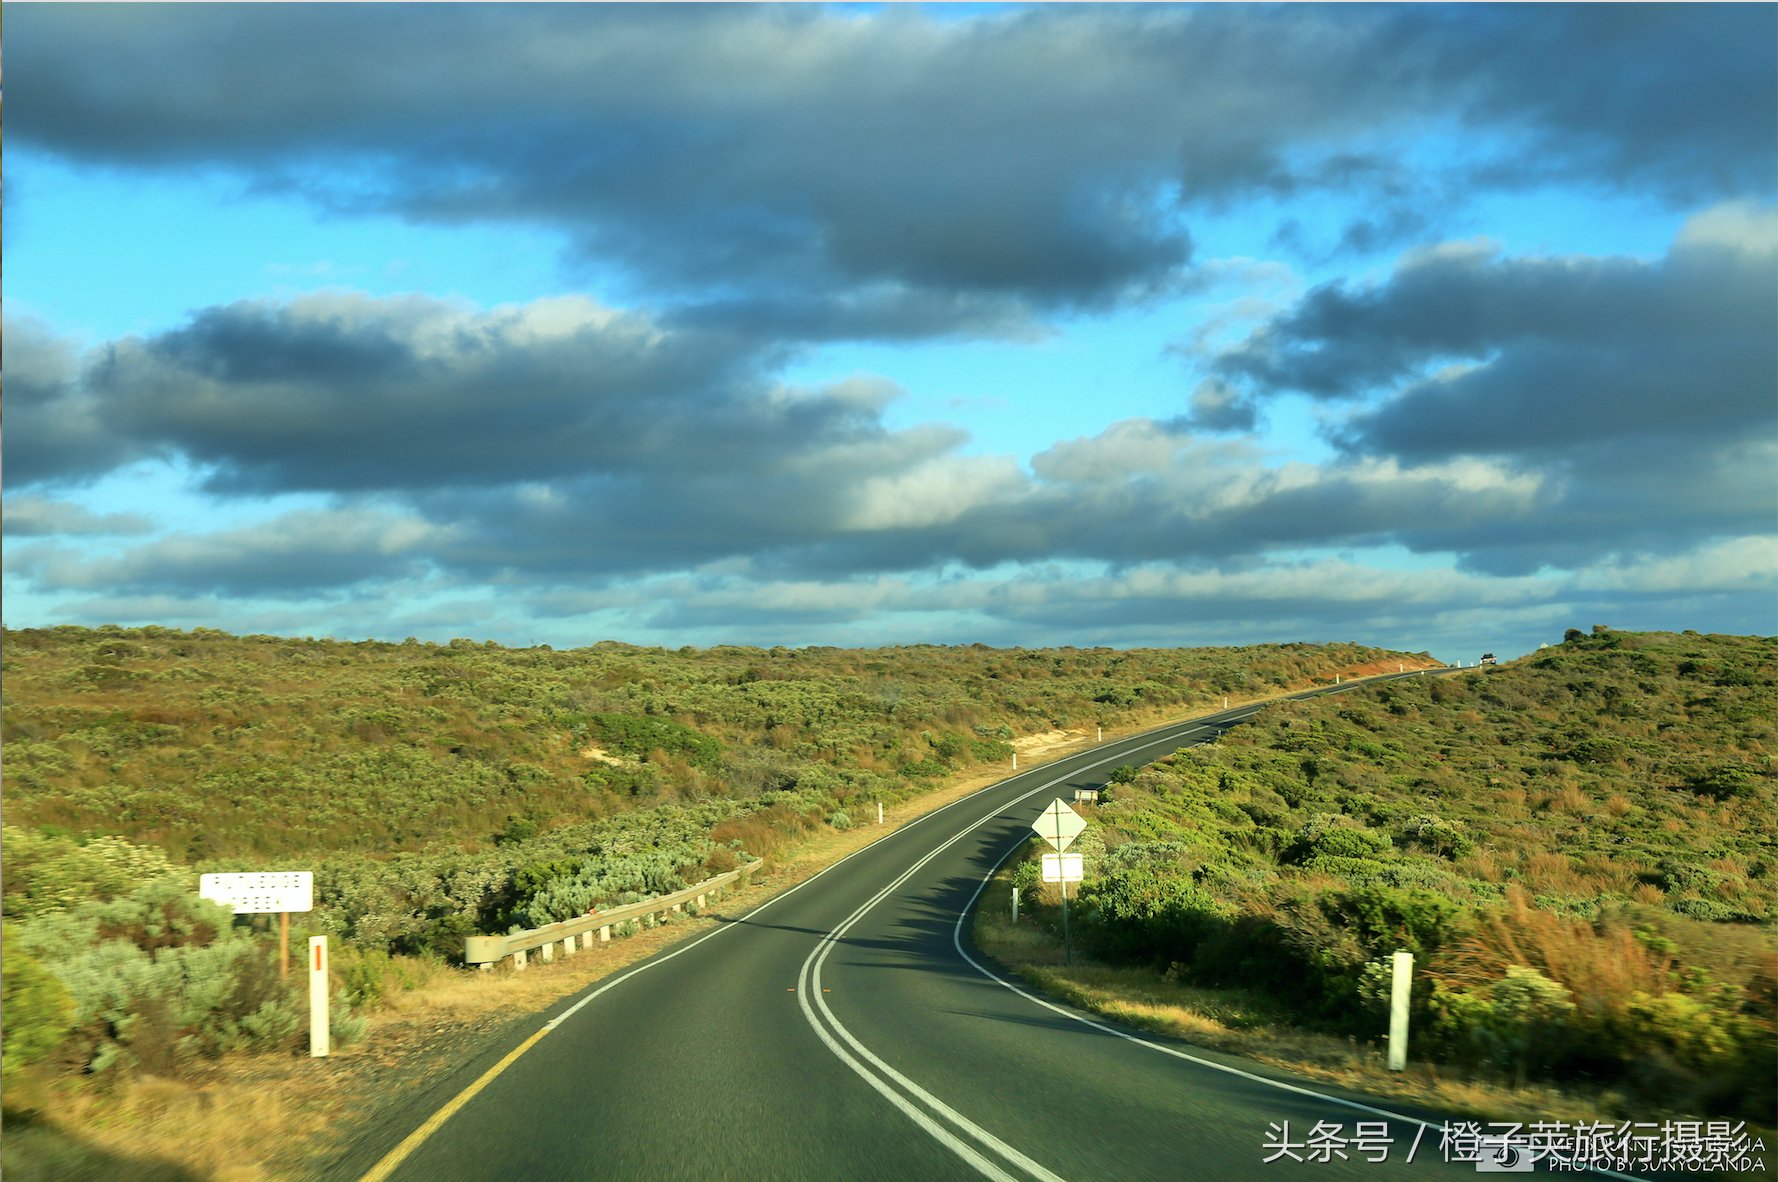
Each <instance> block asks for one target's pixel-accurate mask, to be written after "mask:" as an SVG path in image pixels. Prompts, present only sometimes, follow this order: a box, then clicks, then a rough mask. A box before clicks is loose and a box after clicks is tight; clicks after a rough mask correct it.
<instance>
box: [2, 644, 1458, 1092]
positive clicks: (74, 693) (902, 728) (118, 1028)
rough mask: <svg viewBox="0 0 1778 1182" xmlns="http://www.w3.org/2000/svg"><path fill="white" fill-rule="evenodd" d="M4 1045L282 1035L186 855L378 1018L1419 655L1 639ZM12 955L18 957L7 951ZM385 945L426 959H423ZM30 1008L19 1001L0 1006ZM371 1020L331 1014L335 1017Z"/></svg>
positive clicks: (261, 953)
mask: <svg viewBox="0 0 1778 1182" xmlns="http://www.w3.org/2000/svg"><path fill="white" fill-rule="evenodd" d="M4 641H5V667H4V668H5V682H4V684H5V719H4V725H5V733H6V740H7V746H6V757H7V773H8V775H7V785H6V792H7V798H6V820H7V824H6V827H5V831H4V843H5V858H4V875H5V878H4V890H5V910H6V913H7V915H8V917H9V919H10V920H12V921H15V922H11V923H9V924H8V926H7V929H6V933H5V943H6V954H7V956H8V957H9V960H8V964H9V966H11V965H12V964H13V963H14V962H13V961H12V960H11V959H10V958H11V957H13V956H14V955H17V957H18V961H17V963H18V964H19V965H25V966H29V965H30V964H31V963H32V961H33V960H34V961H35V963H36V964H37V965H38V966H39V967H40V968H41V969H42V970H43V972H42V973H41V974H36V973H34V972H33V971H32V969H31V968H29V967H26V968H24V969H23V970H22V974H23V975H21V976H20V977H19V978H18V980H17V981H16V982H15V981H14V980H13V978H12V974H11V972H10V967H9V973H8V994H7V997H6V1001H7V1004H8V1009H7V1028H8V1043H7V1060H8V1062H9V1063H11V1062H12V1061H13V1060H14V1059H15V1058H16V1059H17V1060H18V1061H19V1062H21V1063H22V1062H25V1061H27V1060H30V1059H32V1058H37V1059H40V1060H42V1059H47V1060H50V1061H53V1062H58V1063H61V1064H64V1065H66V1066H69V1067H78V1068H81V1069H84V1070H87V1071H90V1072H93V1073H95V1074H99V1075H106V1074H111V1073H112V1072H114V1070H115V1069H116V1068H119V1067H127V1066H129V1065H131V1064H141V1065H146V1066H150V1067H152V1068H153V1069H154V1070H156V1071H160V1072H165V1071H174V1070H177V1069H178V1068H179V1067H180V1065H181V1064H183V1063H186V1062H189V1061H191V1060H192V1059H194V1058H201V1057H203V1056H206V1055H216V1054H221V1053H224V1052H226V1051H228V1050H230V1049H231V1048H235V1047H241V1046H261V1047H265V1046H279V1045H284V1044H286V1043H289V1042H291V1040H293V1039H297V1038H300V1037H301V1035H300V1033H299V1032H298V1031H297V1028H296V1023H295V1019H294V1017H293V1015H295V1014H297V1013H299V1012H300V1004H301V1003H300V1001H298V1000H296V999H294V998H293V995H292V993H291V991H290V990H289V989H288V988H287V987H286V986H284V985H283V984H281V983H280V982H279V981H278V979H277V973H276V966H275V964H272V963H271V956H272V954H271V953H269V952H268V939H267V936H266V934H265V932H264V931H263V929H257V930H256V929H255V928H254V926H253V925H252V924H251V923H250V921H248V920H247V919H245V918H241V919H236V918H233V917H230V916H228V915H226V914H222V913H220V912H219V911H218V910H217V909H216V908H214V907H213V906H211V905H210V904H207V903H204V902H203V901H201V900H199V899H197V898H196V891H195V888H196V884H197V876H198V874H199V873H200V872H207V871H226V870H276V869H309V870H313V871H314V872H315V888H316V910H315V911H314V912H312V913H310V914H307V915H303V916H295V917H293V921H292V929H293V930H292V935H293V938H294V939H296V940H300V939H301V938H302V937H303V936H305V935H308V934H327V935H329V936H331V937H333V938H334V939H335V941H336V942H337V943H336V952H335V956H334V964H335V972H336V974H337V975H339V976H340V977H341V979H342V982H341V983H342V986H343V988H342V991H341V992H342V996H344V997H345V998H346V999H347V1000H348V1001H349V1002H351V1003H353V1004H361V1005H371V1004H375V1003H376V1002H377V1001H378V1000H379V999H380V998H381V997H383V996H384V995H385V994H386V993H387V992H388V991H389V990H391V989H400V988H403V987H406V986H407V985H409V984H411V983H412V982H414V981H419V980H424V979H425V978H426V977H427V975H428V973H430V972H435V971H436V968H428V967H426V964H427V963H430V964H431V965H433V966H436V965H437V964H438V963H439V962H442V961H445V960H448V959H449V958H451V957H454V956H458V955H460V954H461V951H462V946H463V938H464V937H465V936H466V935H470V934H474V933H476V932H501V931H507V930H510V929H512V928H515V927H534V926H538V925H539V924H542V923H547V922H550V921H553V920H558V919H563V918H567V917H568V916H571V915H575V914H579V913H583V912H585V911H586V910H587V909H588V908H589V907H594V906H602V905H606V904H614V903H622V902H627V901H629V900H632V899H635V898H639V897H643V896H646V895H653V894H659V893H663V892H666V891H670V890H673V889H675V888H677V887H679V886H681V885H683V884H685V883H687V882H691V881H696V880H699V879H702V878H704V877H707V876H709V875H712V874H716V873H721V872H722V871H725V870H729V869H732V868H734V867H735V866H736V865H738V864H739V863H740V862H742V861H744V860H746V859H747V858H751V857H771V856H772V855H773V854H774V853H775V852H776V851H778V850H779V849H780V848H781V847H783V846H784V845H785V844H786V843H789V842H793V841H795V840H797V839H798V838H800V837H802V836H805V835H807V834H810V833H813V832H816V831H820V830H822V829H824V828H831V829H844V828H847V827H849V826H851V825H852V823H853V817H854V816H859V815H863V813H862V812H861V811H860V810H868V811H874V808H873V805H874V803H875V802H876V801H879V800H880V801H884V802H890V803H892V802H894V801H897V800H899V799H902V798H905V797H908V796H911V795H913V794H915V793H918V792H922V791H926V790H928V789H929V788H930V787H932V786H933V785H932V781H934V780H935V779H937V778H939V777H943V776H947V775H949V774H951V773H954V772H958V771H961V770H964V769H967V768H969V767H971V766H972V765H975V764H979V763H982V762H994V763H999V762H1001V761H1005V760H1008V759H1009V758H1010V756H1011V754H1012V751H1013V748H1012V746H1011V745H1010V744H1011V741H1013V740H1015V739H1016V738H1018V737H1019V736H1021V735H1025V734H1031V733H1035V732H1045V731H1049V730H1052V729H1055V728H1063V727H1070V726H1077V727H1082V728H1086V727H1090V726H1093V725H1098V724H1103V725H1106V726H1118V725H1129V724H1133V723H1139V722H1146V721H1151V720H1159V719H1161V718H1163V717H1170V716H1181V715H1184V714H1187V713H1190V712H1192V711H1194V710H1198V709H1206V710H1207V709H1209V708H1211V707H1212V706H1213V705H1218V704H1220V702H1221V699H1222V696H1223V695H1224V694H1231V695H1235V696H1238V697H1255V696H1261V695H1264V694H1268V693H1274V692H1278V691H1280V690H1283V689H1287V688H1300V687H1304V686H1308V685H1311V684H1315V683H1317V682H1323V683H1324V682H1328V681H1331V680H1332V679H1333V677H1334V675H1335V674H1336V673H1344V674H1346V675H1348V676H1350V675H1352V674H1353V673H1355V672H1359V671H1361V670H1362V669H1364V668H1365V667H1366V666H1371V667H1388V668H1393V667H1395V664H1396V662H1397V661H1400V660H1404V659H1405V660H1407V661H1410V662H1412V663H1415V664H1421V665H1424V664H1430V663H1432V662H1431V661H1430V660H1429V659H1428V658H1425V657H1424V656H1420V657H1404V656H1403V654H1397V653H1388V652H1383V651H1381V650H1376V649H1369V648H1364V647H1361V646H1357V645H1345V644H1341V645H1317V646H1312V645H1301V644H1297V645H1281V646H1255V647H1247V648H1229V649H1201V650H1182V651H1158V650H1157V651H1138V652H1117V651H1113V650H1110V649H1092V650H1079V649H1061V650H1046V651H1027V650H1010V651H1009V650H994V649H988V648H983V647H980V646H974V647H968V648H937V647H931V646H919V647H911V648H895V649H883V650H872V651H846V650H838V649H797V650H791V649H782V648H779V649H771V650H762V649H750V648H726V647H725V648H715V649H709V650H690V649H685V650H680V651H678V652H667V651H664V650H660V649H642V648H635V647H631V646H628V645H622V644H610V643H607V644H599V645H595V646H593V647H592V648H589V649H583V650H577V651H573V652H555V651H552V650H550V649H548V648H532V649H522V650H512V649H505V648H501V647H500V646H498V645H493V644H478V643H474V642H471V641H467V640H456V641H452V642H451V643H450V644H448V645H432V644H421V643H419V642H416V641H409V642H406V643H402V644H386V643H378V642H362V643H355V644H354V643H344V642H338V641H328V640H312V639H305V640H295V639H285V638H279V637H271V636H248V637H235V636H229V635H226V634H223V633H220V632H215V631H210V630H198V631H194V632H180V631H174V630H170V629H164V628H140V629H121V628H101V629H97V630H88V629H81V628H72V627H65V628H51V629H36V630H23V631H18V630H8V631H6V632H5V634H4ZM27 958H30V959H27ZM404 958H423V959H422V960H411V959H404ZM14 1006H16V1007H18V1008H17V1009H14V1008H13V1007H14ZM359 1025H360V1023H359V1021H358V1020H357V1019H355V1018H354V1017H353V1016H352V1015H351V1014H350V1013H348V1012H344V1011H342V1012H341V1013H340V1014H336V1015H335V1030H336V1036H343V1035H349V1034H351V1033H352V1032H354V1031H355V1030H356V1029H357V1028H358V1026H359Z"/></svg>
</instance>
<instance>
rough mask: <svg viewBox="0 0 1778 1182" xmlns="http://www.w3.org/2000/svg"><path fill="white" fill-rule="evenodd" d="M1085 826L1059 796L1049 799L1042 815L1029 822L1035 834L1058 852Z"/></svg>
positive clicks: (1067, 845) (1077, 835) (1077, 814)
mask: <svg viewBox="0 0 1778 1182" xmlns="http://www.w3.org/2000/svg"><path fill="white" fill-rule="evenodd" d="M1086 827H1087V823H1086V822H1085V821H1083V820H1081V818H1080V814H1079V813H1077V812H1075V811H1074V810H1073V809H1071V808H1069V807H1068V806H1067V805H1066V804H1064V803H1062V800H1061V798H1060V797H1057V798H1056V799H1055V800H1052V801H1050V806H1049V807H1048V808H1046V809H1044V810H1043V815H1042V816H1040V817H1038V818H1037V820H1036V821H1034V822H1032V824H1031V828H1033V829H1035V830H1037V836H1039V837H1041V838H1043V840H1045V841H1047V842H1049V843H1050V844H1051V845H1052V846H1054V847H1056V851H1057V852H1058V853H1060V852H1061V851H1062V850H1065V849H1067V848H1068V847H1069V845H1070V844H1072V843H1073V841H1074V839H1075V838H1077V837H1079V836H1080V831H1081V830H1082V829H1085V828H1086Z"/></svg>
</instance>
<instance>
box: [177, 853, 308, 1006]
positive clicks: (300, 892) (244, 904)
mask: <svg viewBox="0 0 1778 1182" xmlns="http://www.w3.org/2000/svg"><path fill="white" fill-rule="evenodd" d="M198 894H200V895H202V896H203V897H204V898H206V899H208V900H210V901H211V902H212V903H220V904H222V905H223V906H224V907H229V908H232V909H233V910H234V913H235V914H236V915H269V914H270V913H272V912H274V911H275V912H277V913H278V976H279V978H280V979H281V980H286V981H288V980H289V979H290V913H291V912H292V911H313V910H314V909H315V875H314V874H313V872H311V871H308V870H271V871H251V872H249V873H246V874H202V875H199V876H198Z"/></svg>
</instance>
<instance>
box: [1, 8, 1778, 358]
mask: <svg viewBox="0 0 1778 1182" xmlns="http://www.w3.org/2000/svg"><path fill="white" fill-rule="evenodd" d="M1773 23H1774V22H1773V14H1772V12H1771V11H1770V9H1767V8H1761V7H1756V6H1697V7H1692V6H1632V7H1628V8H1626V7H1617V6H1592V5H1588V6H1577V7H1548V6H1537V7H1535V8H1521V7H1519V6H1504V7H1498V8H1495V7H1484V6H1471V5H1463V6H1446V7H1435V6H1419V5H1415V6H1401V7H1394V6H1376V7H1357V6H1339V7H1337V8H1323V7H1315V6H1286V7H1282V8H1273V7H1260V6H1232V5H1231V6H1206V7H1196V8H1183V7H1171V6H1169V7H1160V6H1155V7H1149V6H1131V7H1124V6H1104V7H1100V6H1091V7H1080V8H1072V7H1070V8H1059V9H1054V10H1052V9H1049V8H1041V9H1032V10H1011V11H1006V12H1001V13H994V14H989V15H982V16H977V17H974V18H972V19H968V20H953V21H936V20H933V19H929V18H928V17H926V16H925V15H923V14H921V13H920V12H918V11H917V10H915V11H909V10H902V9H897V8H894V7H891V8H890V9H889V10H888V11H884V12H881V13H875V14H871V15H868V16H864V15H859V14H857V13H854V12H849V11H844V10H832V9H825V8H816V7H813V6H810V7H770V6H763V7H762V6H713V7H700V8H696V9H680V8H673V9H670V10H667V9H657V8H656V7H655V6H647V5H639V6H587V7H580V6H567V5H547V6H544V5H539V6H507V5H451V6H441V7H433V6H428V7H423V8H417V7H409V6H375V5H349V6H344V5H342V6H295V5H289V6H278V5H266V6H258V5H254V6H246V5H241V6H221V5H217V6H191V7H168V6H153V7H149V6H122V7H113V6H84V5H83V6H48V5H45V6H31V7H27V8H24V9H21V10H20V11H19V12H18V13H17V14H15V16H14V19H13V22H12V24H13V27H12V30H11V32H12V38H11V40H10V46H9V47H10V49H11V51H12V52H11V53H10V54H9V57H10V58H11V60H10V62H9V65H10V67H11V70H12V75H13V83H14V89H15V91H17V92H18V94H20V95H21V96H23V97H22V99H21V100H20V101H18V102H16V103H15V105H14V111H13V112H12V116H13V118H12V123H13V134H14V136H15V137H23V142H26V143H29V144H33V145H38V146H42V147H45V148H48V149H50V150H53V151H55V152H58V153H61V154H63V155H65V156H68V157H70V158H73V159H77V160H82V161H87V162H92V163H100V164H108V165H122V166H125V167H130V168H141V169H154V168H191V167H200V166H201V167H212V168H217V169H221V170H224V171H226V172H230V173H233V174H235V175H237V176H239V177H241V178H243V179H245V180H246V181H247V182H248V183H249V184H251V185H254V186H259V187H264V188H271V189H278V190H282V191H288V192H300V193H304V194H307V195H309V196H310V197H311V198H312V199H314V200H315V201H317V202H319V203H321V204H322V205H324V206H325V207H327V208H329V209H333V210H337V211H343V212H348V213H349V212H352V211H360V210H372V211H378V212H396V213H399V214H401V215H403V216H406V217H410V218H416V219H422V220H428V221H433V222H443V223H457V222H469V221H484V222H485V221H512V222H523V223H528V224H538V225H545V226H551V227H556V228H559V229H560V230H561V231H562V232H563V234H564V235H565V240H566V242H567V243H568V244H569V249H568V254H569V257H570V258H571V259H580V260H584V261H586V262H587V263H588V264H591V265H596V266H598V267H600V268H602V269H609V268H610V267H612V266H616V267H618V268H620V269H621V270H622V271H623V272H624V273H625V274H626V275H628V276H629V278H630V280H631V281H632V282H633V284H634V290H633V291H631V292H629V293H628V295H629V296H630V297H632V298H635V299H637V300H639V301H643V302H647V303H650V304H653V305H656V306H662V305H666V304H671V305H673V306H675V307H678V308H680V309H682V310H683V311H684V313H685V314H686V315H688V316H691V317H694V318H696V317H702V318H703V320H704V322H708V320H709V319H711V318H713V317H716V316H718V315H722V316H725V317H732V318H733V319H734V320H735V321H736V322H738V323H746V324H750V325H752V326H754V327H757V328H764V327H766V326H770V328H771V331H775V332H779V333H782V334H785V335H787V336H792V337H807V338H811V339H821V338H827V337H833V336H842V335H843V336H859V337H864V336H874V335H887V336H906V335H912V334H916V333H925V332H934V331H937V332H956V331H981V330H985V331H991V332H1004V331H1008V329H1009V327H1012V328H1016V327H1017V326H1018V325H1019V324H1020V322H1021V321H1023V322H1027V323H1028V322H1029V321H1031V320H1032V319H1033V318H1036V317H1040V316H1042V315H1043V314H1044V313H1047V312H1053V311H1057V310H1071V309H1092V308H1102V307H1105V306H1107V305H1109V304H1112V303H1114V302H1117V301H1121V300H1126V299H1130V298H1140V297H1142V296H1143V295H1145V294H1147V293H1150V292H1153V291H1156V290H1161V289H1165V288H1167V287H1168V286H1169V285H1172V284H1175V283H1177V282H1178V281H1179V278H1180V274H1181V271H1182V269H1183V268H1184V267H1185V266H1186V265H1187V264H1188V262H1189V260H1190V257H1191V253H1190V252H1191V246H1190V238H1189V235H1188V234H1187V232H1186V229H1185V219H1186V218H1187V216H1188V215H1189V213H1190V211H1191V209H1192V208H1194V207H1195V206H1197V205H1201V204H1208V205H1228V204H1231V203H1233V202H1236V201H1240V200H1244V199H1246V198H1249V197H1252V196H1256V195H1257V196H1268V195H1269V196H1300V195H1304V194H1308V193H1315V192H1332V193H1337V194H1344V195H1346V196H1348V197H1354V198H1357V199H1360V200H1362V201H1363V202H1364V203H1365V205H1366V208H1367V210H1368V212H1367V213H1366V214H1365V215H1364V216H1363V217H1361V218H1359V219H1357V220H1355V221H1353V222H1352V223H1351V224H1349V225H1348V226H1347V228H1346V230H1345V231H1344V240H1343V245H1344V247H1345V248H1346V249H1369V248H1374V247H1376V246H1378V245H1381V244H1384V243H1387V242H1390V241H1394V240H1397V239H1399V238H1400V236H1401V235H1403V234H1408V233H1416V232H1419V230H1420V229H1421V227H1423V226H1424V225H1426V224H1428V221H1429V219H1436V216H1438V215H1440V214H1441V213H1442V206H1443V205H1444V204H1445V203H1446V202H1447V201H1448V199H1449V197H1450V195H1451V194H1453V193H1455V192H1459V191H1460V190H1461V188H1462V187H1463V186H1466V185H1467V186H1473V185H1475V184H1478V183H1482V182H1483V181H1486V182H1487V183H1490V184H1496V185H1523V184H1542V183H1545V182H1547V181H1549V180H1552V179H1556V180H1560V181H1562V182H1564V183H1571V184H1572V183H1578V184H1590V185H1595V186H1599V187H1604V188H1624V189H1631V190H1634V191H1636V192H1639V193H1650V194H1654V195H1656V196H1658V197H1662V198H1664V199H1671V200H1682V199H1684V200H1691V199H1696V198H1699V197H1703V196H1720V195H1723V194H1730V195H1733V194H1738V193H1745V192H1750V191H1754V192H1764V191H1766V190H1767V189H1769V187H1770V184H1771V181H1772V177H1773V175H1774V171H1775V170H1778V148H1775V147H1774V144H1775V143H1778V126H1775V121H1778V116H1775V115H1774V104H1773V102H1772V96H1773V93H1774V91H1775V89H1778V81H1775V77H1774V74H1775V67H1774V63H1773V60H1772V54H1771V53H1770V46H1771V43H1772V39H1773ZM1676 46H1680V47H1683V50H1684V51H1683V52H1681V51H1677V50H1676V48H1675V47H1676ZM1428 129H1433V130H1444V131H1447V132H1451V133H1452V138H1451V140H1450V143H1451V144H1452V146H1453V154H1454V159H1453V161H1452V162H1451V163H1448V164H1440V165H1438V166H1437V167H1438V170H1439V171H1440V172H1441V174H1442V175H1440V176H1437V177H1428V176H1425V175H1419V174H1416V173H1415V172H1413V171H1411V170H1409V169H1408V168H1407V167H1406V166H1404V165H1403V164H1401V163H1399V162H1397V161H1396V160H1395V159H1394V158H1393V156H1392V153H1393V151H1394V150H1395V149H1396V148H1397V147H1399V145H1400V144H1401V143H1403V142H1405V141H1406V140H1407V138H1408V137H1410V136H1412V135H1414V134H1418V133H1423V132H1425V131H1427V130H1428ZM1508 143H1510V144H1512V145H1513V146H1514V151H1513V154H1512V155H1510V156H1508V155H1507V154H1506V149H1505V148H1503V147H1500V146H1499V145H1503V144H1508ZM1526 143H1530V144H1532V145H1533V148H1532V150H1531V151H1530V152H1528V153H1527V152H1524V151H1523V150H1522V149H1523V145H1525V144H1526ZM1379 144H1381V145H1386V147H1379ZM836 308H837V309H839V310H838V311H836ZM947 308H949V309H950V310H951V311H952V312H953V313H955V315H956V316H957V317H958V318H959V319H951V318H947V315H946V314H944V310H945V309H947Z"/></svg>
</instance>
